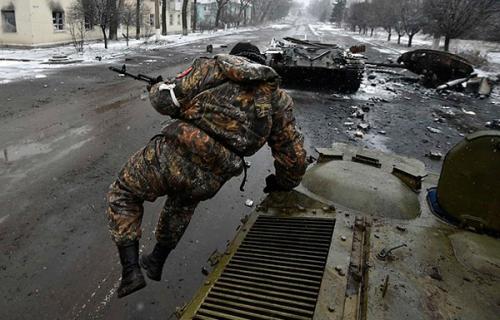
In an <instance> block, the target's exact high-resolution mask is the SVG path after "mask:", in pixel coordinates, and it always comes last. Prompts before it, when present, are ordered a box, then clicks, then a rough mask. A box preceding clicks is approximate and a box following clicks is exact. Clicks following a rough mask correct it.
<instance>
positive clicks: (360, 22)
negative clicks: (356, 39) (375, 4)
mask: <svg viewBox="0 0 500 320" xmlns="http://www.w3.org/2000/svg"><path fill="white" fill-rule="evenodd" d="M368 6H369V4H368V3H366V2H357V3H353V4H352V5H351V7H350V8H349V15H348V22H349V24H351V27H352V29H353V30H356V27H358V28H359V33H365V34H366V30H367V21H368Z"/></svg>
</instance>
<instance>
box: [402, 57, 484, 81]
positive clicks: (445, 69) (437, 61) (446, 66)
mask: <svg viewBox="0 0 500 320" xmlns="http://www.w3.org/2000/svg"><path fill="white" fill-rule="evenodd" d="M398 63H399V64H402V65H403V66H404V67H405V68H407V69H408V70H410V71H411V72H414V73H416V74H420V75H423V76H424V80H425V82H424V84H425V85H428V86H429V87H437V86H439V85H442V84H444V83H446V82H448V81H450V80H455V79H462V78H468V77H470V76H471V74H472V73H473V72H474V67H473V66H472V65H471V64H470V62H469V61H467V60H466V59H464V58H462V57H460V56H458V55H456V54H452V53H449V52H444V51H438V50H431V49H418V50H413V51H408V52H405V53H403V54H402V55H401V56H400V57H399V58H398Z"/></svg>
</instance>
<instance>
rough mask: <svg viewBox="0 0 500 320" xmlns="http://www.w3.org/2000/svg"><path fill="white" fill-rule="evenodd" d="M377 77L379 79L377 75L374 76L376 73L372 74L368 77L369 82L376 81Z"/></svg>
mask: <svg viewBox="0 0 500 320" xmlns="http://www.w3.org/2000/svg"><path fill="white" fill-rule="evenodd" d="M376 77H377V75H376V74H374V73H370V74H369V75H368V80H373V79H375V78H376Z"/></svg>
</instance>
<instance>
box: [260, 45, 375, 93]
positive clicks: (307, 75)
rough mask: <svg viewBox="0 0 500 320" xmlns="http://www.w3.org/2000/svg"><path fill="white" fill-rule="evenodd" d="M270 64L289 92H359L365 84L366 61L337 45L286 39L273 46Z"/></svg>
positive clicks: (269, 56)
mask: <svg viewBox="0 0 500 320" xmlns="http://www.w3.org/2000/svg"><path fill="white" fill-rule="evenodd" d="M265 54H266V57H267V64H268V65H269V66H270V67H272V68H274V70H276V72H278V74H279V75H280V76H281V78H282V81H283V86H284V87H285V88H297V89H315V90H316V89H319V90H326V91H333V92H341V93H354V92H356V91H357V90H358V89H359V87H360V85H361V82H362V80H363V74H364V71H365V64H364V60H363V57H362V56H360V55H358V54H354V53H352V52H351V51H349V50H345V49H343V48H341V47H340V46H338V45H336V44H326V43H320V42H314V41H305V40H298V39H294V38H284V39H283V40H279V41H277V40H275V39H273V41H272V42H271V46H270V48H269V49H268V50H267V51H266V52H265Z"/></svg>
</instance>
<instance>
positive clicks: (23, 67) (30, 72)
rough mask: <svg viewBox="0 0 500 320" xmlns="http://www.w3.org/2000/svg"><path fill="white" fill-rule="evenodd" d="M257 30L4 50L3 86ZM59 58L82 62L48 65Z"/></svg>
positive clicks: (0, 77)
mask: <svg viewBox="0 0 500 320" xmlns="http://www.w3.org/2000/svg"><path fill="white" fill-rule="evenodd" d="M290 27H291V25H289V24H273V25H269V26H263V27H260V28H272V29H276V30H281V29H286V28H290ZM256 30H259V28H256V27H245V28H237V29H227V30H217V31H206V32H203V33H200V32H196V33H190V34H188V35H187V36H182V35H179V34H175V35H167V36H161V37H160V40H159V41H155V36H152V37H150V38H149V39H147V40H144V39H141V40H135V39H134V40H130V42H129V46H127V44H126V42H125V41H124V40H120V41H111V42H109V44H108V49H104V43H103V42H89V43H87V44H86V45H85V48H84V52H83V53H76V51H75V49H74V47H73V46H72V45H64V46H58V47H51V48H35V49H14V48H0V85H1V84H4V83H8V82H11V81H15V80H22V79H33V78H44V77H46V76H47V75H48V74H50V73H52V72H54V71H56V70H58V69H61V68H70V67H75V66H82V65H90V64H97V63H110V62H111V63H112V62H114V61H116V60H119V59H121V58H123V57H124V56H126V55H128V54H132V53H134V52H136V51H138V50H154V49H158V48H167V47H176V46H182V45H185V44H189V43H192V42H196V41H199V40H204V39H210V38H217V37H221V36H227V35H231V34H238V33H242V32H249V31H256ZM55 55H65V56H67V57H68V58H69V59H71V60H77V61H79V62H77V63H73V64H68V65H60V64H45V63H46V62H47V61H48V60H49V59H50V58H52V57H53V56H55Z"/></svg>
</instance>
